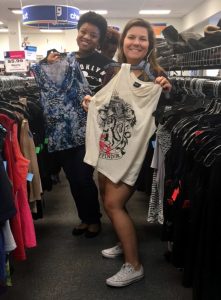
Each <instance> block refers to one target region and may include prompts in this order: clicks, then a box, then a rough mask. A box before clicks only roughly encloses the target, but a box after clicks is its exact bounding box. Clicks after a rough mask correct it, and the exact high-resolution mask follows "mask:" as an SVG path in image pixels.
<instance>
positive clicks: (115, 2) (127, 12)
mask: <svg viewBox="0 0 221 300" xmlns="http://www.w3.org/2000/svg"><path fill="white" fill-rule="evenodd" d="M156 2H157V3H156ZM202 2H204V0H185V1H180V0H158V1H156V0H63V1H62V0H21V1H20V0H0V4H1V6H0V7H1V9H0V21H2V22H3V23H4V25H5V26H7V25H8V22H9V21H13V20H16V19H21V16H18V15H14V14H12V13H11V11H10V10H9V9H8V8H21V3H22V6H26V5H36V4H48V5H71V6H75V7H77V8H79V9H82V10H85V9H91V10H96V9H106V10H108V15H106V16H105V17H106V18H107V19H110V18H111V19H113V18H114V19H115V18H133V17H136V16H139V15H138V11H139V10H141V9H171V11H172V12H171V14H170V15H167V16H165V17H168V18H182V17H183V16H185V15H186V14H188V13H189V12H191V11H192V10H193V9H194V8H195V7H197V6H198V5H200V3H202ZM154 17H155V18H160V16H154ZM147 18H150V16H147Z"/></svg>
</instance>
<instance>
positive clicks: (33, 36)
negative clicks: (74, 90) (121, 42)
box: [0, 18, 182, 60]
mask: <svg viewBox="0 0 221 300" xmlns="http://www.w3.org/2000/svg"><path fill="white" fill-rule="evenodd" d="M145 19H146V20H148V21H149V22H150V23H166V24H167V25H173V26H174V27H175V28H177V30H178V31H180V30H181V28H182V27H181V22H180V20H179V19H153V18H151V19H150V18H149V19H148V18H145ZM107 21H108V24H109V25H117V26H119V27H120V30H122V29H123V28H124V25H125V24H126V23H127V21H128V19H107ZM24 36H28V41H29V43H30V45H31V46H36V47H37V49H38V50H37V54H38V55H43V56H45V54H46V52H47V50H49V49H52V48H55V49H57V50H58V51H60V52H63V51H68V52H69V51H76V50H77V49H78V46H77V43H76V36H77V30H76V29H75V30H66V31H64V32H63V33H42V32H37V33H33V30H32V31H28V29H27V30H23V31H22V39H23V37H24ZM7 50H17V49H9V42H8V35H7V34H5V33H4V34H3V33H0V60H1V59H2V57H3V51H7Z"/></svg>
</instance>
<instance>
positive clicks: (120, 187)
mask: <svg viewBox="0 0 221 300" xmlns="http://www.w3.org/2000/svg"><path fill="white" fill-rule="evenodd" d="M98 181H99V188H100V194H101V198H102V200H103V203H104V209H105V211H106V213H107V215H108V217H109V218H110V220H111V222H112V224H113V226H114V229H115V231H116V233H117V236H118V238H119V240H120V243H121V245H122V248H123V252H124V257H125V262H128V263H130V264H131V265H132V266H133V267H134V268H135V270H136V269H139V268H140V261H139V257H138V247H137V236H136V232H135V228H134V224H133V222H132V220H131V218H130V216H129V215H128V213H127V212H126V210H125V204H126V202H127V201H128V200H129V198H130V197H131V195H132V194H133V191H134V189H133V187H131V186H129V185H126V184H124V183H122V182H121V183H119V184H115V183H113V182H112V181H110V180H109V179H108V178H106V177H105V176H104V175H102V174H100V173H99V174H98Z"/></svg>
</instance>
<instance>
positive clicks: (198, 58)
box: [160, 46, 221, 71]
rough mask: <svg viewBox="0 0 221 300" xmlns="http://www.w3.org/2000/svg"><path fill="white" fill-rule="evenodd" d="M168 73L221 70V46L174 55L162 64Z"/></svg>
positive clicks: (166, 58)
mask: <svg viewBox="0 0 221 300" xmlns="http://www.w3.org/2000/svg"><path fill="white" fill-rule="evenodd" d="M160 65H161V67H163V68H164V69H165V70H166V71H172V70H180V71H182V70H206V69H221V46H216V47H211V48H206V49H202V50H197V51H192V52H188V53H180V54H173V55H171V56H168V57H165V59H163V60H162V61H161V62H160Z"/></svg>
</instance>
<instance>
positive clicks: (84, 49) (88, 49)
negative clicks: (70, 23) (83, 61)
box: [77, 23, 100, 54]
mask: <svg viewBox="0 0 221 300" xmlns="http://www.w3.org/2000/svg"><path fill="white" fill-rule="evenodd" d="M99 40H100V30H99V29H98V27H97V26H95V25H93V24H91V23H84V24H82V26H81V27H80V28H79V30H78V35H77V44H78V47H79V52H80V53H82V54H90V53H92V52H93V51H94V50H95V49H96V48H97V47H98V45H99Z"/></svg>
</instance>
